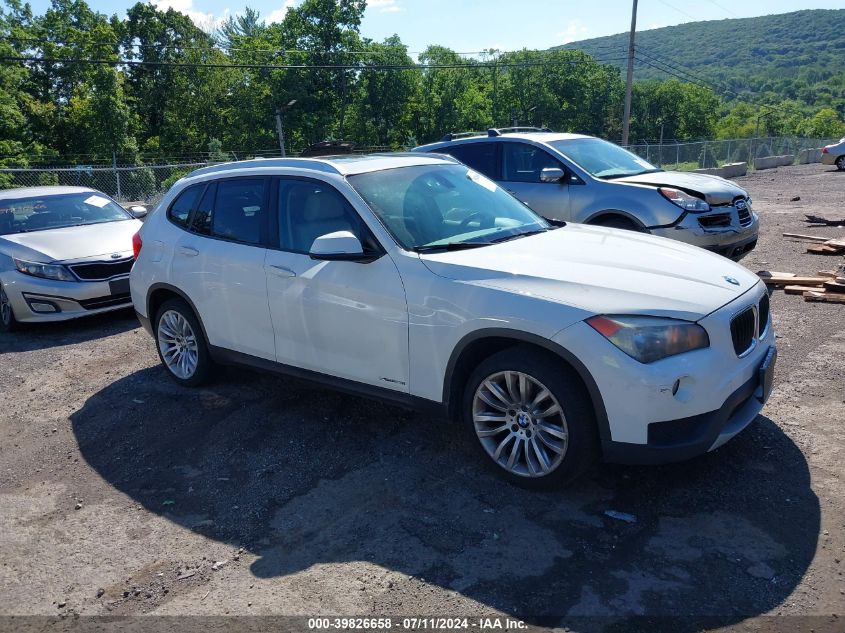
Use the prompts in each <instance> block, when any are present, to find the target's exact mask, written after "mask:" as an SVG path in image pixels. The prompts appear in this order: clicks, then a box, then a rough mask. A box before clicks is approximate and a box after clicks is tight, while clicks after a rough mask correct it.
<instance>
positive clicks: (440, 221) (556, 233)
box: [130, 154, 776, 484]
mask: <svg viewBox="0 0 845 633" xmlns="http://www.w3.org/2000/svg"><path fill="white" fill-rule="evenodd" d="M134 246H135V251H136V258H137V261H136V263H135V266H134V267H133V269H132V273H131V277H130V286H131V293H132V300H133V302H134V305H135V309H136V311H137V312H138V316H139V318H140V320H141V322H142V323H143V324H144V326H145V327H146V329H147V330H149V331H150V333H151V334H152V335H153V337H154V339H155V342H156V346H157V348H158V352H159V355H160V357H161V360H162V362H163V364H164V366H165V367H166V368H167V370H168V371H169V372H170V374H171V376H172V377H173V378H174V379H175V380H176V381H177V382H179V383H181V384H183V385H188V386H193V385H198V384H200V383H201V382H203V381H204V380H205V379H206V378H207V377H208V376H209V373H210V371H211V369H212V367H213V365H214V364H215V363H222V364H239V365H247V366H252V367H257V368H262V369H267V370H271V371H276V372H281V373H284V374H288V375H292V376H295V377H299V378H307V379H313V380H317V381H320V382H322V383H325V384H328V385H330V386H333V387H336V388H340V389H345V390H351V391H353V392H355V393H359V394H363V395H367V396H375V397H381V398H386V399H387V400H390V401H394V402H398V403H403V404H409V405H421V406H432V407H434V408H436V409H437V410H439V411H441V412H443V413H445V414H447V416H448V417H449V418H450V419H451V420H453V421H454V423H456V424H460V425H462V426H464V427H465V429H466V430H467V432H468V433H469V435H470V437H471V438H472V441H473V442H475V443H476V444H477V446H478V448H479V449H480V450H481V452H482V454H483V455H484V456H485V459H486V460H487V461H488V463H489V464H491V465H494V468H496V469H498V470H499V471H500V472H501V473H502V474H504V475H505V476H507V477H509V478H511V479H512V480H513V481H515V482H521V483H526V484H547V483H553V482H560V481H562V480H567V479H569V478H571V477H573V476H574V475H576V474H578V473H579V472H581V471H582V470H583V469H584V468H585V467H586V466H587V465H588V464H590V462H591V461H592V460H593V458H594V457H595V456H596V455H597V454H599V453H600V454H602V455H603V457H604V458H605V459H606V460H609V461H616V462H627V463H645V462H651V463H657V462H667V461H675V460H681V459H685V458H689V457H692V456H694V455H697V454H701V453H705V452H707V451H710V450H713V449H715V448H716V447H718V446H720V445H721V444H723V443H724V442H726V441H727V440H729V439H730V438H731V437H733V436H734V435H736V434H737V433H738V432H739V431H741V430H742V429H743V428H745V427H746V426H747V425H748V424H749V423H750V422H751V421H752V420H753V419H754V418H755V417H756V416H757V413H758V412H759V411H760V409H761V408H762V406H763V403H764V402H765V400H766V399H767V397H768V396H769V393H770V391H771V385H772V377H773V371H774V363H775V358H776V351H775V339H774V334H773V331H772V326H771V319H770V317H769V302H768V295H767V294H766V288H765V286H764V285H763V284H762V283H761V282H760V280H759V279H758V278H757V277H756V276H755V275H753V274H751V273H750V272H748V271H747V270H746V269H744V268H742V267H740V266H739V265H737V264H735V263H733V262H731V261H730V260H728V259H725V258H723V257H720V256H718V255H714V254H712V253H709V252H707V251H705V250H702V249H699V248H696V247H693V246H688V245H686V244H682V243H680V242H677V241H673V240H669V239H665V238H659V237H655V236H651V235H644V234H638V233H632V232H630V231H623V230H616V229H609V228H604V227H597V226H587V225H580V224H565V225H564V224H563V223H559V224H551V223H549V222H547V221H546V220H544V219H542V218H540V217H539V216H537V215H536V214H535V213H533V212H532V211H531V210H530V209H528V208H527V207H526V206H525V205H523V204H522V203H520V202H519V201H518V200H516V198H514V197H512V196H511V195H509V194H508V193H506V192H505V191H504V190H503V189H501V188H500V187H498V186H497V185H496V184H495V183H494V182H492V181H490V180H489V179H487V178H486V177H484V176H482V175H480V174H479V173H477V172H475V171H473V170H472V169H469V168H467V167H466V166H464V165H461V164H460V163H458V162H456V161H455V160H454V159H452V158H450V157H447V156H438V155H431V154H429V155H425V154H390V155H375V156H367V157H339V158H325V159H273V160H254V161H246V162H237V163H230V164H225V165H218V166H214V167H208V168H205V169H200V170H198V171H195V172H193V173H191V174H190V175H189V176H188V177H186V178H184V179H182V180H180V181H179V182H178V183H177V184H176V185H175V186H174V187H173V188H172V189H171V191H170V192H169V193H168V194H167V195H166V196H165V197H164V199H163V200H162V201H161V204H160V205H159V206H158V208H157V209H156V210H155V211H154V212H153V213H152V214H151V215H150V217H149V218H148V219H147V221H146V223H145V224H144V226H143V227H142V228H141V230H140V232H139V234H138V235H137V236H136V237H135V241H134Z"/></svg>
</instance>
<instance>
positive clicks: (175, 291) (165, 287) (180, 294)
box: [146, 282, 211, 345]
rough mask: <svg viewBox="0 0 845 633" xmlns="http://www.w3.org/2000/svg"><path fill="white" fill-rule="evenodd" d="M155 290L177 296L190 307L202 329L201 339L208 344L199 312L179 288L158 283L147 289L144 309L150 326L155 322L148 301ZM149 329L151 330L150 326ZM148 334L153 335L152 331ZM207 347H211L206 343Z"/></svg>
mask: <svg viewBox="0 0 845 633" xmlns="http://www.w3.org/2000/svg"><path fill="white" fill-rule="evenodd" d="M157 290H167V291H168V292H172V293H173V294H175V295H177V296H178V297H179V298H181V299H184V301H185V303H187V304H188V305H189V306H190V307H191V310H193V312H194V316H195V317H197V321H199V324H200V328H201V329H202V335H203V337H205V340H206V343H208V334H207V333H206V331H205V323H203V322H202V316H201V315H200V313H199V310H197V306H196V305H194V302H193V301H191V298H190V297H189V296H188V295H186V294H185V293H184V292H182V291H181V290H180V289H179V288H177V287H176V286H171V285H170V284H167V283H163V282H158V283H154V284H153V285H151V286H150V287H149V288H147V300H146V308H147V318H148V319H149V322H150V324H152V323H153V322H154V321H155V315H154V314H153V313H152V310H151V309H150V300H151V299H152V296H153V294H154V293H155V292H156V291H157ZM150 327H151V328H152V325H151V326H150ZM150 333H151V334H153V332H152V331H151V332H150ZM208 345H211V343H208Z"/></svg>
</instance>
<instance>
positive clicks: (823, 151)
mask: <svg viewBox="0 0 845 633" xmlns="http://www.w3.org/2000/svg"><path fill="white" fill-rule="evenodd" d="M822 154H830V152H828V151H827V148H826V147H822Z"/></svg>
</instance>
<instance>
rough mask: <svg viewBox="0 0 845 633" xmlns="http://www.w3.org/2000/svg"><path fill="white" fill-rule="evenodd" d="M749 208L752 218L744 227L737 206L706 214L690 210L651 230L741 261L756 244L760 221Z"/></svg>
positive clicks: (714, 210)
mask: <svg viewBox="0 0 845 633" xmlns="http://www.w3.org/2000/svg"><path fill="white" fill-rule="evenodd" d="M748 211H749V213H750V215H751V221H750V222H748V223H746V225H745V226H742V225H741V224H740V219H739V211H738V210H737V209H736V207H734V206H724V207H715V208H714V209H713V210H712V211H708V212H707V213H700V214H697V213H687V214H686V215H684V216H682V217H681V218H680V219H679V220H678V221H677V222H675V223H674V224H672V225H669V226H661V227H651V228H649V231H650V232H651V233H652V234H653V235H659V236H660V237H668V238H670V239H673V240H678V241H681V242H686V243H687V244H692V245H693V246H698V247H701V248H705V249H707V250H709V251H712V252H714V253H718V254H719V255H723V256H725V257H729V258H730V259H733V260H737V261H738V260H740V259H742V258H743V257H744V256H745V255H747V254H748V253H750V252H751V251H752V250H754V248H755V247H756V246H757V237H758V233H759V231H760V220H759V218H758V216H757V214H756V213H754V211H753V210H752V209H751V207H750V206H749V207H748ZM714 220H722V221H723V222H721V223H720V222H714Z"/></svg>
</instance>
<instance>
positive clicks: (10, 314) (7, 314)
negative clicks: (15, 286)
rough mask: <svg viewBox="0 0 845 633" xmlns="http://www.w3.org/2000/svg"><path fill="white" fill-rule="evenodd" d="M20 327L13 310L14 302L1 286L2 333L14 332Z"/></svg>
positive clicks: (0, 327) (0, 325) (0, 328)
mask: <svg viewBox="0 0 845 633" xmlns="http://www.w3.org/2000/svg"><path fill="white" fill-rule="evenodd" d="M17 327H18V320H17V319H16V318H15V312H14V310H12V302H11V301H10V300H9V296H8V295H7V294H6V290H5V288H3V286H2V284H0V332H13V331H14V330H16V329H17Z"/></svg>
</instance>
